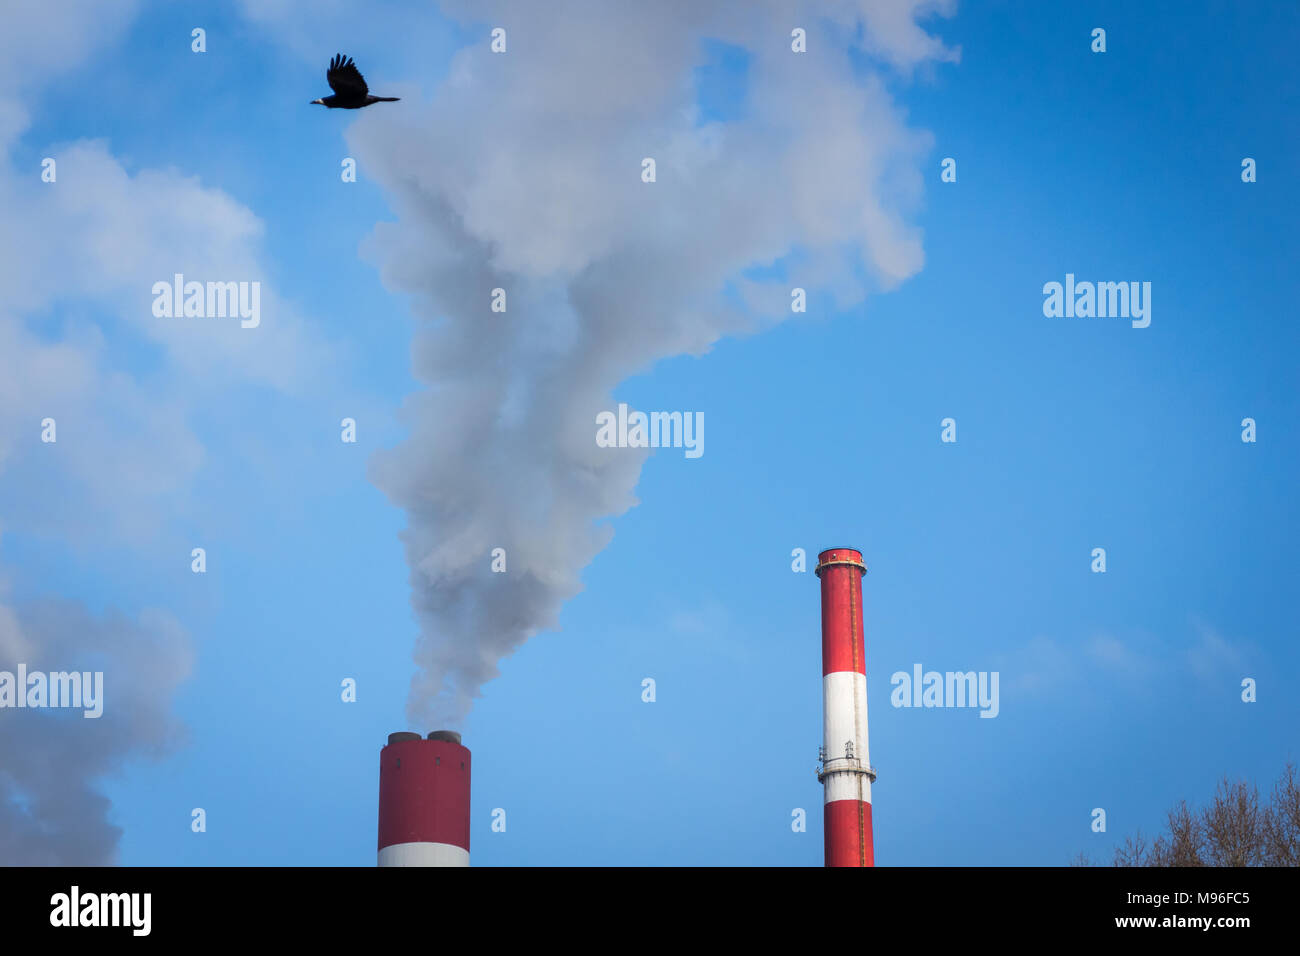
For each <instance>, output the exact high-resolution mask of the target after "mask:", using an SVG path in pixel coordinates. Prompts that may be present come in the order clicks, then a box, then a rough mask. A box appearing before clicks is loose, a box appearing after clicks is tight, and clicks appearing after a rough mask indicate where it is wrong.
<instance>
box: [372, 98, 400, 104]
mask: <svg viewBox="0 0 1300 956" xmlns="http://www.w3.org/2000/svg"><path fill="white" fill-rule="evenodd" d="M400 99H401V97H400V96H376V97H375V102H376V103H396V102H397V101H398V100H400Z"/></svg>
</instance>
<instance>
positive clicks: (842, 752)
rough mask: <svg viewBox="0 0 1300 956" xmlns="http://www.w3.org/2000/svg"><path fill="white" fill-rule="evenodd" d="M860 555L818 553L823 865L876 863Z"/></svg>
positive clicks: (834, 551)
mask: <svg viewBox="0 0 1300 956" xmlns="http://www.w3.org/2000/svg"><path fill="white" fill-rule="evenodd" d="M866 573H867V566H866V564H865V563H864V562H863V560H862V553H861V552H860V551H854V550H853V549H851V548H831V549H830V550H828V551H823V552H822V553H821V554H819V555H817V577H819V578H820V579H821V587H822V728H823V738H822V748H821V753H820V754H819V755H818V757H819V760H820V767H819V768H818V770H817V779H818V780H819V781H821V783H822V785H823V787H824V788H825V807H824V810H823V813H824V819H825V829H826V865H827V866H875V851H874V850H873V848H872V844H871V784H872V782H873V781H874V780H875V779H876V772H875V771H874V770H872V769H871V761H870V759H869V757H868V753H867V667H866V663H865V656H864V647H863V641H862V576H863V575H864V574H866Z"/></svg>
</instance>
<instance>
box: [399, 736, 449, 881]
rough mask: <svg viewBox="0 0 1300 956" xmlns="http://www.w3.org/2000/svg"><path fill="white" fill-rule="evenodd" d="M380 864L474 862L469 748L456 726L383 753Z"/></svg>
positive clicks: (403, 740)
mask: <svg viewBox="0 0 1300 956" xmlns="http://www.w3.org/2000/svg"><path fill="white" fill-rule="evenodd" d="M379 865H380V866H469V750H468V749H467V748H465V747H463V746H461V743H460V734H458V733H456V732H455V731H453V730H435V731H433V732H432V733H431V734H429V736H428V739H426V740H422V739H420V735H419V734H412V733H397V734H389V735H388V745H387V746H386V747H384V748H383V749H382V750H381V751H379Z"/></svg>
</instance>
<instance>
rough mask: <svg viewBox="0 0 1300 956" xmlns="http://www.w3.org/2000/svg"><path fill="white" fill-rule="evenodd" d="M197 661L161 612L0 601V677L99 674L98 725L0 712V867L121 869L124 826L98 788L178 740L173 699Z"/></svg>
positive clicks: (41, 713)
mask: <svg viewBox="0 0 1300 956" xmlns="http://www.w3.org/2000/svg"><path fill="white" fill-rule="evenodd" d="M192 663H193V662H192V652H191V650H190V645H189V640H188V638H187V637H186V636H185V634H184V633H183V631H182V630H181V628H180V626H179V625H178V624H177V623H176V622H175V620H173V619H172V618H171V617H169V616H167V615H166V614H164V613H162V612H159V611H147V612H144V613H142V614H141V615H140V617H139V619H138V620H132V619H130V618H127V617H125V616H124V615H121V614H117V613H115V614H111V615H109V616H107V617H104V618H96V617H93V616H92V615H90V614H89V613H88V612H87V611H86V610H85V609H84V608H83V607H82V606H81V605H79V604H76V603H73V602H69V601H63V600H47V601H42V602H38V603H33V604H24V605H22V606H21V607H19V608H14V607H10V606H6V605H4V604H0V671H7V672H9V673H10V674H14V673H15V672H16V670H17V667H18V665H19V664H25V665H26V667H27V673H28V674H32V673H33V672H42V673H48V672H51V671H58V672H67V671H83V672H84V671H89V672H95V671H101V672H103V693H102V700H101V704H102V713H101V715H100V716H99V717H97V718H87V717H85V716H84V711H83V710H82V709H62V708H58V709H56V708H50V707H45V708H38V709H32V708H24V709H14V708H11V707H8V706H7V707H6V708H5V709H4V710H3V711H0V864H3V865H6V866H106V865H109V864H112V863H115V862H116V860H117V845H118V839H119V837H120V836H121V829H120V828H119V827H117V826H114V825H113V824H112V823H111V822H110V820H109V810H110V808H111V804H110V802H109V800H108V798H107V797H106V796H104V794H103V793H101V792H100V789H99V786H98V784H99V781H100V780H101V779H102V778H104V777H105V776H107V775H109V774H112V773H115V772H118V771H120V770H121V769H123V767H124V765H125V764H126V762H127V761H128V760H131V759H138V758H142V757H145V758H148V757H159V756H162V755H163V754H165V753H166V752H168V751H169V750H170V749H171V747H172V746H173V745H174V744H175V743H176V742H177V739H178V737H179V735H180V734H182V733H183V731H182V729H181V727H180V724H179V723H178V721H177V720H176V718H175V717H174V716H173V715H172V713H171V706H172V695H173V693H174V691H175V689H176V687H177V685H178V684H179V683H180V682H181V681H182V680H183V679H184V678H185V677H186V676H187V675H188V674H189V672H190V668H191V666H192ZM20 692H21V691H20Z"/></svg>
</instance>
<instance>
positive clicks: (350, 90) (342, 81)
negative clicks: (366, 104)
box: [325, 53, 370, 97]
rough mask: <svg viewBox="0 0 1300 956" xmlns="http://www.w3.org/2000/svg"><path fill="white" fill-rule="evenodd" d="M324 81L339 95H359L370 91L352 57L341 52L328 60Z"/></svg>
mask: <svg viewBox="0 0 1300 956" xmlns="http://www.w3.org/2000/svg"><path fill="white" fill-rule="evenodd" d="M325 82H327V83H329V85H330V89H331V90H333V91H334V92H335V93H337V94H338V95H339V96H344V97H361V96H365V95H366V94H367V93H369V92H370V88H369V87H368V86H366V78H365V77H364V76H362V75H361V71H360V70H358V69H357V65H356V64H355V63H353V62H352V57H350V56H344V55H343V54H342V53H340V54H338V55H337V56H335V57H334V59H332V60H330V68H329V69H328V70H326V71H325Z"/></svg>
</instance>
